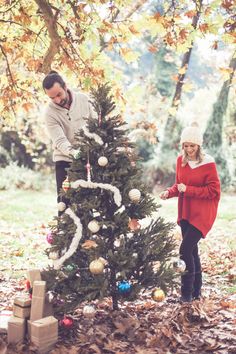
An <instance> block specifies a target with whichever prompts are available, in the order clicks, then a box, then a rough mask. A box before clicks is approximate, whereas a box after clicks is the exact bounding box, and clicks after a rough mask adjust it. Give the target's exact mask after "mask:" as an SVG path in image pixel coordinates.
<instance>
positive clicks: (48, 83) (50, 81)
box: [43, 70, 66, 90]
mask: <svg viewBox="0 0 236 354" xmlns="http://www.w3.org/2000/svg"><path fill="white" fill-rule="evenodd" d="M55 82H58V84H60V85H61V87H63V88H64V87H65V85H66V83H65V81H64V80H63V78H62V77H61V76H60V75H59V74H58V73H57V72H56V71H54V70H51V71H50V72H49V73H48V74H47V76H45V78H44V79H43V89H44V90H49V89H50V88H52V87H53V85H54V84H55Z"/></svg>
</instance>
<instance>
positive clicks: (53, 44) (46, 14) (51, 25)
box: [35, 0, 61, 74]
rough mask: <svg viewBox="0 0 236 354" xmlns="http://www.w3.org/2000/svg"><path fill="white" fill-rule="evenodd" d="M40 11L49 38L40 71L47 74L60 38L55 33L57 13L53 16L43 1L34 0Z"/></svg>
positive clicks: (56, 51) (58, 47)
mask: <svg viewBox="0 0 236 354" xmlns="http://www.w3.org/2000/svg"><path fill="white" fill-rule="evenodd" d="M35 2H36V4H37V5H38V7H39V9H40V11H41V12H42V16H43V19H44V21H45V25H46V27H47V29H48V34H49V37H50V45H49V48H48V50H47V52H46V54H45V56H44V59H43V63H42V66H41V68H40V71H41V72H43V73H45V74H47V73H48V72H49V71H50V70H51V65H52V62H53V59H54V57H55V55H56V54H57V53H58V52H59V50H60V44H61V38H60V36H59V34H58V32H57V15H58V11H59V10H58V11H56V13H55V14H54V13H53V11H52V8H51V6H50V5H49V3H48V2H47V1H45V0H35Z"/></svg>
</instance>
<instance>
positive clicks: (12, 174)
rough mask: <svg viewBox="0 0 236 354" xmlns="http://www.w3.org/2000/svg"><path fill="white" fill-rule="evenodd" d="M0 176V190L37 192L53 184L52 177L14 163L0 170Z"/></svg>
mask: <svg viewBox="0 0 236 354" xmlns="http://www.w3.org/2000/svg"><path fill="white" fill-rule="evenodd" d="M0 175H1V179H0V190H8V189H12V188H19V189H24V190H27V189H28V190H29V189H31V190H36V191H38V190H42V189H50V187H51V186H52V184H53V183H54V178H53V177H52V176H50V175H46V174H43V173H41V172H35V171H32V170H30V169H28V168H26V167H23V166H18V165H17V163H16V162H11V163H10V164H9V165H8V166H6V167H5V168H0Z"/></svg>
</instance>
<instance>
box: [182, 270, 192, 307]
mask: <svg viewBox="0 0 236 354" xmlns="http://www.w3.org/2000/svg"><path fill="white" fill-rule="evenodd" d="M193 283H194V274H191V273H190V274H189V273H188V272H186V273H185V274H183V275H182V276H181V298H180V301H181V302H191V301H192V292H193Z"/></svg>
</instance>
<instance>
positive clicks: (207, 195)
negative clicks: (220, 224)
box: [168, 155, 220, 237]
mask: <svg viewBox="0 0 236 354" xmlns="http://www.w3.org/2000/svg"><path fill="white" fill-rule="evenodd" d="M192 163H193V164H194V162H189V163H187V165H186V166H184V167H182V166H181V164H182V156H179V157H178V158H177V164H176V183H175V184H174V185H173V186H172V187H170V188H168V191H169V197H168V198H172V197H178V220H177V222H178V224H179V223H180V220H182V219H185V220H188V222H189V223H190V224H192V225H193V226H195V227H196V228H197V229H198V230H200V231H201V232H202V235H203V237H206V235H207V233H208V232H209V231H210V229H211V227H212V225H213V223H214V221H215V218H216V215H217V208H218V203H219V199H220V181H219V177H218V174H217V170H216V164H215V162H214V159H213V158H212V157H211V156H209V155H206V156H205V157H204V160H203V161H202V162H201V164H199V165H195V166H193V167H190V166H191V165H192ZM179 183H184V184H185V185H186V191H185V192H184V193H180V192H179V191H178V189H177V184H179Z"/></svg>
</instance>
